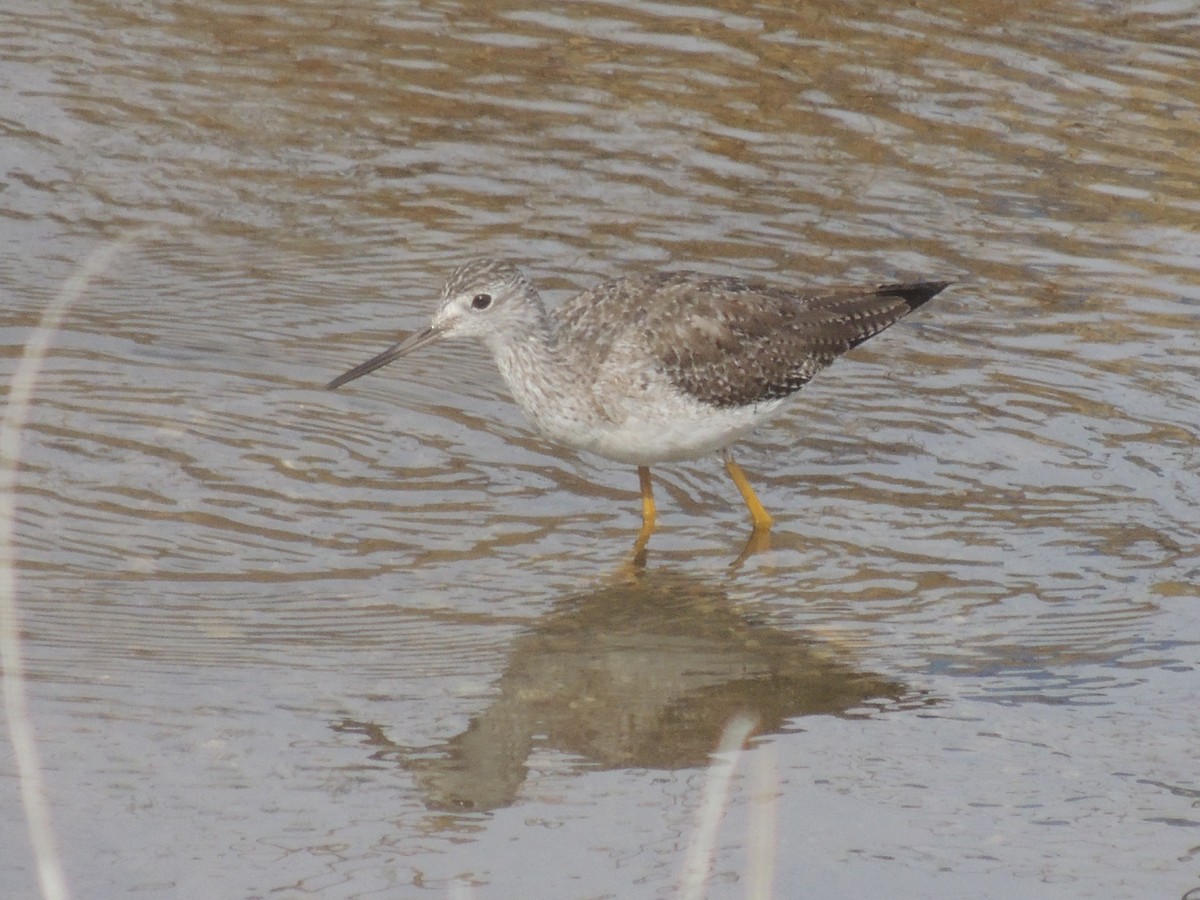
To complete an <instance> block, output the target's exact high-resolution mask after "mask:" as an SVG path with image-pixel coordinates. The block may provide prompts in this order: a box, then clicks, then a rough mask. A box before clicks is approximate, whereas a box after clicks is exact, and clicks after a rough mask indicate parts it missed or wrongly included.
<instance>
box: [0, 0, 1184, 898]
mask: <svg viewBox="0 0 1200 900" xmlns="http://www.w3.org/2000/svg"><path fill="white" fill-rule="evenodd" d="M1198 27H1200V18H1198V17H1197V15H1196V12H1195V9H1194V7H1193V6H1192V5H1191V4H1185V3H1172V2H1161V3H1143V4H1126V5H1116V6H1114V5H1112V4H1106V3H1099V2H1084V0H1062V2H1056V3H1051V4H1049V5H1046V4H1043V5H1041V6H1040V8H1039V9H1038V10H1033V9H1025V8H1024V7H1013V6H1011V5H1006V4H978V3H972V2H965V0H964V2H958V3H949V4H946V3H941V4H923V3H917V4H913V3H907V2H906V3H876V4H869V5H858V6H855V5H850V6H847V5H846V4H840V3H839V4H833V3H810V4H805V5H804V6H803V7H802V8H799V9H797V8H795V7H794V6H789V5H786V4H785V5H772V4H767V3H740V4H734V5H730V6H729V8H728V9H724V10H716V9H712V8H709V7H703V6H699V5H688V4H671V3H629V2H621V3H600V2H579V3H572V4H568V5H566V6H565V7H563V8H562V9H560V10H549V9H542V8H538V7H536V6H535V5H529V4H525V5H522V4H516V3H491V4H469V3H455V2H444V3H436V4H435V3H388V4H372V5H357V6H352V7H350V8H330V7H329V6H328V5H327V4H318V3H310V2H300V3H289V4H286V5H282V4H273V3H270V2H264V3H253V4H251V3H224V4H217V5H211V4H206V5H201V6H188V5H183V4H174V3H169V2H165V0H152V2H147V3H142V4H138V5H136V6H130V5H129V4H125V3H105V2H89V0H73V2H69V0H61V2H55V3H52V4H50V5H49V6H47V5H45V4H41V5H34V4H27V3H25V4H18V5H16V6H11V5H10V7H9V8H8V9H6V11H4V12H2V13H0V35H3V37H0V60H2V61H0V86H3V87H2V89H3V92H4V96H5V98H6V102H5V104H4V110H5V111H4V113H3V114H2V116H0V123H2V124H3V128H4V147H5V152H4V168H3V182H2V190H0V240H2V241H3V243H4V252H3V253H0V291H2V296H3V298H4V300H3V302H4V308H5V310H6V315H5V316H4V317H3V319H2V320H0V328H2V329H3V331H2V333H0V336H2V338H3V341H2V344H0V355H2V356H3V359H4V367H5V372H6V374H7V373H11V372H12V371H13V368H14V367H15V365H16V361H17V358H18V356H19V354H20V352H21V347H22V346H23V344H24V342H25V341H26V339H27V338H28V336H29V334H30V329H31V328H32V327H33V325H34V324H35V323H36V321H37V319H38V316H39V315H40V312H41V310H42V309H43V308H44V307H45V304H46V303H47V301H48V299H49V298H50V297H52V296H53V295H54V294H55V292H56V291H57V290H59V289H60V288H61V286H62V284H63V281H64V279H66V278H68V277H69V276H70V275H71V274H72V273H74V272H75V271H77V269H78V267H79V266H80V265H81V264H82V262H83V261H84V260H85V259H86V258H87V257H88V256H89V254H91V253H92V252H94V251H95V250H96V249H97V248H98V247H102V246H104V245H105V244H106V242H108V241H110V240H113V239H115V238H116V237H118V236H119V235H121V234H126V233H128V232H130V231H131V230H135V231H136V232H137V237H136V238H135V239H134V241H133V243H132V245H131V246H130V247H129V248H127V249H125V250H123V251H122V252H121V253H120V254H119V256H118V258H117V261H116V263H115V264H114V265H113V266H111V267H110V268H109V269H108V270H107V271H105V272H104V273H103V275H102V276H101V277H99V278H98V279H96V280H95V281H94V282H93V283H92V284H91V285H90V287H89V289H88V291H87V292H86V294H85V295H84V297H83V298H82V300H81V301H80V302H79V303H78V304H77V305H76V306H75V307H74V308H73V309H72V310H71V312H70V314H69V316H68V318H67V320H66V322H65V324H64V327H63V330H62V331H61V333H60V334H59V335H58V336H57V339H56V342H55V348H54V351H53V353H52V355H51V357H50V358H49V359H48V360H47V361H46V364H45V368H44V371H43V374H42V377H41V379H40V381H39V384H38V391H37V402H36V406H35V408H34V410H33V414H32V420H31V422H30V424H29V428H28V430H27V432H26V434H25V443H24V447H23V460H22V469H21V472H20V479H19V481H20V488H19V496H18V500H19V513H18V522H17V550H18V553H19V556H20V570H19V574H20V586H19V594H18V600H19V604H20V612H21V616H22V627H23V635H24V642H23V646H24V649H25V653H26V654H27V656H28V660H27V664H28V670H29V671H28V675H29V678H30V682H29V685H28V690H29V693H30V697H31V703H32V707H33V715H34V723H33V724H34V726H35V728H36V729H37V733H38V736H39V740H40V745H39V746H40V748H41V753H42V757H43V762H44V763H45V765H46V768H47V775H48V779H49V783H50V800H51V803H52V809H53V814H54V821H55V825H56V829H57V832H58V835H59V842H60V845H61V850H62V855H63V859H64V865H65V867H66V869H67V872H68V875H69V878H70V880H71V883H72V886H73V888H74V891H75V893H76V894H77V895H78V896H81V897H84V896H97V897H104V896H124V895H129V894H134V893H135V892H136V893H137V894H138V895H139V896H162V897H184V898H191V897H195V898H210V897H214V896H231V897H265V896H276V897H277V896H284V897H288V896H304V895H312V894H316V895H320V896H322V897H331V898H334V897H336V898H357V897H367V896H380V895H383V896H393V897H394V896H405V897H407V896H431V897H447V896H474V897H495V898H506V897H514V896H521V897H555V898H557V897H618V896H619V897H622V898H636V897H662V896H671V895H673V894H674V893H675V890H676V886H677V885H678V883H679V876H680V870H681V867H682V865H683V859H684V855H685V853H686V851H687V848H688V846H689V842H690V840H692V838H693V837H694V835H695V832H696V826H695V816H696V812H697V809H698V807H699V805H700V802H701V796H702V787H703V782H704V778H705V771H704V769H705V765H706V762H707V760H708V758H709V755H710V753H711V751H712V749H713V748H714V747H715V746H716V743H717V740H718V737H719V734H720V731H721V729H722V728H723V726H724V724H725V722H726V721H727V720H728V718H729V717H730V716H732V715H733V714H734V713H735V712H739V711H745V710H749V711H750V712H752V713H753V714H754V715H755V716H756V717H757V720H758V723H759V724H758V728H757V731H756V737H755V738H754V741H753V745H752V749H751V751H750V752H749V753H748V754H747V756H746V758H745V759H744V761H743V765H742V767H741V768H739V770H738V772H737V774H736V775H735V779H734V783H733V789H732V795H731V803H730V806H729V809H728V811H727V814H726V818H725V820H724V822H723V823H722V827H721V831H720V833H719V841H718V845H717V849H716V851H715V854H714V857H713V875H712V878H711V879H710V882H709V884H708V896H710V897H731V898H739V897H744V896H746V883H747V880H748V878H749V877H750V868H751V864H750V863H749V861H748V858H747V840H748V839H747V837H746V836H747V833H748V827H749V826H748V822H749V820H750V819H752V818H753V817H754V815H755V810H756V809H758V808H759V807H760V805H761V804H759V803H758V802H757V800H756V799H755V798H756V797H758V796H759V793H761V792H760V791H758V789H757V788H756V787H755V786H754V784H755V782H754V779H755V778H756V777H757V776H756V775H755V773H756V772H761V771H767V772H768V773H772V772H773V773H774V774H773V775H771V779H772V781H771V783H772V784H774V785H775V788H774V791H773V795H774V796H775V797H776V801H775V820H774V821H775V828H774V836H773V844H774V846H775V847H776V848H777V855H776V858H775V863H774V865H773V867H772V869H773V878H774V885H775V892H776V894H777V896H780V897H796V896H813V897H822V896H824V897H838V896H864V895H876V894H887V895H891V896H921V897H931V898H939V897H946V898H950V897H954V898H958V897H963V896H974V897H991V898H1004V897H1026V896H1030V895H1036V896H1039V897H1043V898H1059V897H1061V898H1072V900H1076V898H1080V897H1104V898H1138V900H1140V898H1144V897H1149V896H1155V897H1182V896H1183V895H1184V894H1185V893H1188V892H1194V891H1197V890H1200V850H1198V848H1200V807H1198V805H1197V804H1198V800H1200V793H1197V792H1198V791H1200V785H1198V784H1197V782H1196V766H1195V747H1196V744H1197V735H1198V734H1200V715H1198V714H1197V707H1196V703H1195V697H1196V695H1197V690H1198V688H1200V681H1198V676H1197V665H1198V662H1200V654H1198V650H1197V640H1198V636H1200V605H1198V601H1200V589H1198V588H1197V584H1198V583H1200V563H1198V562H1197V560H1198V558H1200V536H1198V528H1197V515H1196V508H1197V504H1198V503H1200V454H1198V451H1200V438H1198V437H1197V435H1198V433H1200V405H1198V404H1197V400H1196V393H1197V392H1196V384H1197V383H1198V382H1200V343H1198V342H1197V336H1196V335H1197V332H1196V325H1197V316H1198V315H1200V286H1198V285H1200V277H1198V276H1200V267H1198V265H1197V259H1200V239H1198V238H1197V233H1196V226H1195V223H1196V220H1197V215H1198V213H1200V188H1198V187H1197V184H1198V183H1200V179H1197V177H1196V167H1197V157H1196V151H1195V148H1196V146H1197V141H1198V139H1200V86H1198V84H1197V80H1196V77H1195V72H1196V71H1197V70H1198V66H1200V47H1198V46H1197V44H1196V41H1195V39H1194V35H1195V34H1196V33H1197V28H1198ZM482 254H488V255H499V256H506V257H511V258H513V259H515V260H517V261H518V262H520V263H521V264H522V265H524V266H525V267H526V268H527V270H528V271H529V273H530V274H531V276H532V277H534V278H535V280H536V281H537V283H538V284H539V285H540V286H541V288H542V289H543V291H544V293H545V295H546V297H547V299H548V301H549V302H551V303H554V302H558V301H560V300H561V299H563V298H564V297H566V296H568V295H569V294H570V293H571V292H572V291H573V290H578V289H581V288H585V287H588V286H591V285H592V284H595V283H596V282H597V281H599V280H600V279H602V278H604V277H608V276H611V275H615V274H619V273H624V272H632V271H644V270H649V269H652V268H656V267H666V266H680V267H682V266H688V267H691V268H698V269H701V270H704V271H709V272H713V273H718V274H742V275H757V276H762V277H768V278H771V279H773V280H776V281H779V282H781V283H784V284H791V285H795V286H803V285H813V284H815V285H822V284H833V283H838V282H844V281H864V282H872V281H881V280H894V279H903V278H916V277H921V278H926V277H928V278H951V279H955V280H956V281H957V282H958V283H957V284H956V286H955V287H954V288H953V289H952V290H950V291H947V292H946V293H945V294H944V295H942V296H940V297H939V298H937V300H936V301H935V302H933V303H931V304H929V305H928V306H927V307H925V308H924V309H923V310H921V311H920V312H919V313H917V314H916V315H914V316H912V317H911V318H910V319H908V320H906V321H905V322H903V323H901V324H900V325H898V326H897V327H896V328H894V329H892V330H891V331H889V332H888V333H887V334H886V335H883V336H882V337H880V338H878V339H877V340H875V341H872V342H871V343H870V344H868V345H867V346H865V347H862V348H860V349H858V350H856V351H854V353H853V354H852V356H851V358H849V359H846V360H843V361H841V362H839V363H837V364H836V365H835V366H834V367H833V368H832V369H830V370H829V371H828V372H826V373H824V376H823V377H820V378H818V379H817V380H816V381H815V382H814V383H813V384H812V385H810V386H809V387H808V388H806V389H805V391H804V392H803V393H802V395H801V396H800V398H799V400H798V402H797V403H796V404H795V406H794V408H793V409H792V411H791V412H790V413H789V414H787V415H785V416H783V417H781V418H780V419H779V420H778V421H776V422H774V423H772V424H771V425H770V426H769V427H766V428H764V429H762V430H761V432H759V433H758V434H756V435H755V438H754V440H753V441H750V442H748V443H747V444H746V445H745V446H744V447H742V448H741V449H740V451H739V459H740V460H741V462H742V464H743V466H744V467H745V468H746V469H747V470H748V472H749V473H750V475H751V477H752V479H753V480H754V482H755V484H756V485H757V487H758V490H759V494H760V497H761V498H762V499H763V501H764V503H765V504H766V505H767V507H768V508H769V509H770V510H771V511H772V512H773V513H774V514H775V517H776V520H777V525H776V529H775V532H774V536H773V543H772V548H771V550H770V551H769V552H765V553H760V554H758V555H755V556H752V557H751V558H750V559H749V560H747V561H746V562H745V563H744V564H743V565H742V566H740V567H738V568H733V567H731V566H730V564H731V563H732V562H733V561H734V560H735V559H736V558H737V556H738V554H739V552H740V550H741V548H742V545H743V543H744V541H745V538H746V532H747V527H746V522H745V521H744V519H745V514H744V510H743V509H742V506H741V503H740V500H739V499H738V496H737V494H736V491H735V490H734V488H733V486H732V485H731V484H730V483H729V482H728V480H727V478H726V477H725V474H724V472H723V470H722V469H721V466H720V465H719V462H718V461H717V460H711V461H698V462H696V463H692V464H687V465H678V466H668V467H660V468H659V469H656V470H655V475H656V478H657V479H658V480H657V484H658V492H659V503H660V530H659V531H658V532H657V533H656V534H655V535H654V537H653V539H652V541H651V544H650V548H649V554H648V559H647V565H646V568H645V570H644V571H643V572H642V573H641V574H640V575H638V574H634V573H631V572H630V570H629V569H628V567H627V565H626V562H627V559H626V557H627V554H628V551H629V547H630V545H631V543H632V540H633V537H634V535H635V533H636V530H637V525H638V516H639V512H640V508H639V504H638V501H637V493H636V492H637V480H636V477H635V473H634V472H633V471H632V470H630V469H628V467H623V466H620V465H617V464H613V463H608V462H605V461H602V460H597V459H595V458H591V457H585V456H582V455H578V454H575V453H572V452H570V451H565V450H562V449H559V448H555V447H553V446H550V445H548V444H547V443H545V442H544V441H542V440H541V439H540V438H538V437H537V435H536V434H534V433H533V432H532V431H531V429H530V428H529V427H528V426H527V425H526V424H525V423H524V422H523V421H522V419H521V417H520V414H519V412H518V411H517V410H516V408H515V407H514V406H513V405H512V404H511V402H510V401H509V400H508V398H507V394H506V391H505V388H504V386H503V384H502V383H501V382H500V380H499V376H498V375H497V374H496V371H495V369H494V367H493V365H492V363H491V361H490V359H488V358H487V357H486V355H485V353H484V351H483V350H482V349H481V348H477V347H473V346H458V345H444V346H441V347H435V348H431V349H430V350H429V351H428V352H425V353H423V354H422V355H420V356H419V357H413V358H411V359H408V360H406V361H405V362H404V363H402V364H401V363H397V364H395V365H393V366H391V367H389V368H388V369H387V370H385V371H383V372H381V373H378V374H376V375H373V376H371V377H370V378H368V379H364V380H361V381H358V382H355V383H354V384H353V385H352V386H350V387H348V388H346V389H343V390H341V391H338V392H336V393H329V392H326V391H324V390H322V387H321V386H322V385H323V384H324V383H325V382H327V381H328V380H329V378H330V377H332V376H333V375H335V374H337V373H338V372H340V371H342V370H343V369H344V368H346V367H348V366H350V365H351V364H354V363H357V362H359V361H360V360H361V359H363V358H365V357H366V356H367V355H369V354H371V353H374V352H375V351H377V350H378V349H381V348H382V347H384V346H386V345H387V344H388V343H390V342H391V341H393V340H395V339H396V338H397V337H398V336H400V335H403V334H407V333H408V332H410V331H411V330H413V329H415V328H418V327H421V326H422V325H423V324H424V322H425V321H426V320H427V317H428V316H429V314H430V312H431V309H432V304H433V301H434V299H435V297H436V292H437V290H438V288H439V287H440V283H441V279H442V278H443V277H444V276H445V274H446V273H447V272H448V270H449V269H450V268H452V267H453V266H454V265H456V264H457V263H459V262H462V261H463V260H465V259H467V258H470V257H472V256H476V255H482ZM6 383H7V379H6ZM9 759H10V758H9V757H8V756H0V772H2V773H3V774H4V775H5V776H6V777H5V778H4V782H3V786H0V808H2V809H4V810H6V811H7V814H6V815H3V816H0V822H2V823H3V824H2V825H0V842H2V843H3V844H4V846H6V847H8V848H10V852H8V853H6V854H5V860H4V862H3V864H2V869H3V871H2V872H0V876H2V878H3V881H4V883H5V885H6V886H7V893H6V896H13V897H24V896H34V895H35V892H36V882H35V873H34V867H33V864H32V861H31V859H30V856H29V852H28V841H27V838H26V837H25V833H24V823H23V819H22V816H21V813H20V806H19V802H18V794H17V785H16V782H15V777H14V775H15V773H14V769H13V766H12V763H11V762H10V761H9Z"/></svg>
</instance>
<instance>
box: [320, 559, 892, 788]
mask: <svg viewBox="0 0 1200 900" xmlns="http://www.w3.org/2000/svg"><path fill="white" fill-rule="evenodd" d="M907 694H908V691H907V690H906V688H905V686H904V685H903V684H901V683H899V682H897V681H892V680H889V679H887V678H884V677H882V676H879V675H875V674H872V673H869V672H861V671H857V670H856V669H854V667H853V666H852V665H850V664H849V663H848V661H847V660H846V659H845V658H844V656H843V655H842V654H841V653H839V652H837V651H836V650H834V649H833V648H830V647H829V646H822V645H820V644H818V643H816V642H814V641H811V640H805V639H802V638H799V637H797V636H796V635H794V634H791V633H789V632H786V631H782V630H780V629H777V628H773V627H771V626H769V625H767V624H764V623H762V622H756V621H754V619H753V618H752V617H751V616H748V615H747V614H746V613H744V612H742V611H740V610H738V609H737V608H736V607H735V606H734V604H733V603H732V601H731V600H730V599H729V598H728V596H726V594H725V592H724V591H723V590H722V589H721V588H720V587H718V586H715V585H713V584H711V583H709V582H706V581H702V580H700V579H697V578H694V577H691V576H686V575H683V574H681V573H671V572H659V573H644V574H642V575H641V576H640V577H638V578H636V579H630V580H628V581H622V582H621V583H616V584H610V585H606V586H604V587H602V588H600V589H599V590H596V591H594V592H592V593H588V594H584V595H582V596H575V597H571V598H569V599H567V600H565V601H563V602H562V603H561V604H560V605H559V607H558V608H557V609H556V610H554V611H553V612H551V613H550V614H549V615H547V616H546V617H545V618H543V619H542V620H541V621H539V622H538V623H537V625H536V626H535V627H534V628H533V630H532V631H531V632H530V633H529V634H526V635H524V636H522V637H521V638H519V639H518V640H517V641H516V643H515V645H514V647H513V653H512V657H511V659H510V661H509V664H508V667H507V669H506V670H505V672H504V674H503V676H502V677H501V679H500V682H499V685H498V692H497V696H496V699H495V701H494V702H493V703H492V705H491V706H490V707H488V709H486V710H485V711H483V712H482V713H480V714H479V715H478V716H476V717H475V718H473V719H472V720H471V723H470V725H469V726H468V727H467V729H466V731H464V732H462V733H461V734H458V735H455V736H454V737H453V738H451V739H450V740H448V741H446V742H445V743H444V744H441V745H439V746H435V747H426V748H415V747H406V746H402V745H399V744H396V743H394V742H393V741H391V740H390V739H388V738H387V737H386V735H385V729H384V727H383V726H381V725H378V724H373V723H364V722H353V721H343V722H341V723H339V724H338V725H337V726H336V728H337V730H339V731H357V732H361V733H363V734H364V735H366V737H367V741H368V743H370V744H372V745H374V746H377V747H379V748H380V749H379V750H378V751H377V752H376V753H375V754H374V755H373V757H372V758H374V759H390V760H394V761H396V762H399V763H400V765H402V766H403V767H404V768H406V769H409V770H412V771H413V772H415V773H416V776H417V780H418V783H419V784H420V786H421V788H422V790H423V791H424V792H425V794H426V802H427V803H428V805H429V806H430V807H433V808H439V809H475V810H486V809H495V808H497V807H500V806H504V805H507V804H509V803H511V802H513V800H514V799H515V797H516V795H517V792H518V791H519V789H520V787H521V784H522V783H523V782H524V780H525V775H526V765H525V761H526V759H527V758H528V756H529V754H530V752H531V750H532V749H533V747H534V744H535V742H537V743H540V744H542V745H544V746H548V747H551V748H553V749H555V750H558V751H561V752H564V753H570V754H573V755H576V756H579V757H581V758H583V759H585V760H587V761H588V763H589V764H590V765H591V766H593V767H602V768H623V767H635V768H661V769H675V768H687V767H699V766H703V765H705V763H706V762H707V760H708V757H709V754H710V753H711V752H712V751H713V749H714V748H715V747H716V745H717V742H718V740H719V738H720V736H721V732H722V729H724V727H725V725H726V724H727V723H728V722H729V720H730V719H731V718H732V717H733V716H734V715H735V714H738V713H746V714H749V715H750V716H751V717H752V718H753V719H755V721H756V722H757V727H756V729H755V732H754V733H755V734H758V735H761V734H769V733H776V732H779V731H782V730H784V729H785V728H786V727H787V722H788V720H789V719H793V718H795V717H797V716H804V715H815V714H821V713H824V714H830V715H846V714H848V713H850V712H851V711H852V710H855V709H856V708H858V707H860V706H861V705H862V704H863V703H864V702H867V701H870V700H878V699H886V700H891V701H895V700H898V699H900V698H902V697H904V696H906V695H907Z"/></svg>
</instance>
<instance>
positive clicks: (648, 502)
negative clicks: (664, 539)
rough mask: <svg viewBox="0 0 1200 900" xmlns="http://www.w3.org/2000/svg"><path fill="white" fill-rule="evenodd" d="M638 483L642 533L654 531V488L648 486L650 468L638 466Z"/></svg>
mask: <svg viewBox="0 0 1200 900" xmlns="http://www.w3.org/2000/svg"><path fill="white" fill-rule="evenodd" d="M638 483H639V484H640V485H641V486H642V531H644V532H646V533H647V534H649V533H650V532H651V531H653V530H654V520H655V518H656V514H655V509H654V487H653V486H652V485H651V484H650V467H649V466H638Z"/></svg>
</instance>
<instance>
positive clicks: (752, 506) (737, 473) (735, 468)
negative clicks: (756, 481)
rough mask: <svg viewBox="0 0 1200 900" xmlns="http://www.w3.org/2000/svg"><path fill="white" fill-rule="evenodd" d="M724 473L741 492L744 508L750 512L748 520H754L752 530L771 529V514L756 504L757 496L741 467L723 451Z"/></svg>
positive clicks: (729, 454) (730, 455)
mask: <svg viewBox="0 0 1200 900" xmlns="http://www.w3.org/2000/svg"><path fill="white" fill-rule="evenodd" d="M725 471H726V472H728V473H729V477H730V478H732V479H733V483H734V484H736V485H737V489H738V490H739V491H741V492H742V499H743V500H745V501H746V508H747V509H748V510H750V518H752V519H753V520H754V530H755V531H759V530H763V531H765V530H766V529H768V528H770V527H771V522H772V519H771V514H770V513H769V512H767V510H766V508H765V507H763V505H762V504H761V503H759V502H758V495H757V494H755V493H754V488H752V487H751V486H750V482H749V480H748V479H747V478H746V473H745V472H743V471H742V467H741V466H739V465H738V464H737V463H735V462H734V461H733V455H732V454H731V453H730V452H729V451H728V450H726V451H725Z"/></svg>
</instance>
